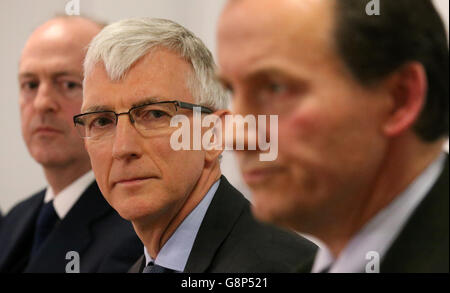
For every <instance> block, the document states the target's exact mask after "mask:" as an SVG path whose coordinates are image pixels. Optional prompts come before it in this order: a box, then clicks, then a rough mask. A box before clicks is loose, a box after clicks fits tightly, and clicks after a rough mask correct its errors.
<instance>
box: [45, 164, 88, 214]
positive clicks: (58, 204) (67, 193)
mask: <svg viewBox="0 0 450 293" xmlns="http://www.w3.org/2000/svg"><path fill="white" fill-rule="evenodd" d="M94 180H95V176H94V172H92V170H90V171H89V172H87V173H86V174H84V175H83V176H81V177H79V178H78V179H77V180H75V181H74V182H72V183H71V184H70V185H69V186H67V187H66V188H64V189H63V190H61V192H60V193H58V194H57V196H55V194H54V193H53V189H52V188H51V187H50V186H49V187H47V190H46V192H45V197H44V203H48V202H49V201H51V200H52V199H53V206H54V207H55V210H56V214H57V215H58V217H59V218H60V219H61V220H62V219H64V217H65V216H66V215H67V213H68V212H69V211H70V209H71V208H72V207H73V206H74V205H75V203H76V202H77V200H78V199H79V198H80V196H81V195H82V194H83V192H84V191H85V190H86V189H87V188H88V186H89V185H91V184H92V182H94Z"/></svg>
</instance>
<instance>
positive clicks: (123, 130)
mask: <svg viewBox="0 0 450 293" xmlns="http://www.w3.org/2000/svg"><path fill="white" fill-rule="evenodd" d="M120 120H122V121H120ZM138 136H139V133H138V132H137V131H136V129H135V128H134V125H133V124H132V123H131V121H130V119H129V117H127V115H123V117H122V119H120V116H118V117H117V124H116V128H115V135H114V138H113V139H114V141H113V151H112V156H113V157H114V158H115V159H118V160H124V159H125V160H128V159H133V158H139V157H141V156H142V149H141V148H140V145H139V141H138Z"/></svg>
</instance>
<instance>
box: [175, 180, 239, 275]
mask: <svg viewBox="0 0 450 293" xmlns="http://www.w3.org/2000/svg"><path fill="white" fill-rule="evenodd" d="M246 203H247V200H246V199H244V198H243V197H242V196H241V195H240V194H239V192H238V191H237V190H236V189H234V187H233V186H231V185H230V183H228V181H227V179H226V178H225V177H224V176H222V177H221V179H220V185H219V187H218V189H217V192H216V194H215V195H214V198H213V200H212V201H211V204H210V206H209V208H208V210H207V212H206V215H205V217H204V219H203V221H202V224H201V225H200V229H199V231H198V234H197V237H196V239H195V242H194V245H193V247H192V250H191V254H190V255H189V259H188V261H187V264H186V267H185V270H184V272H186V273H202V272H205V271H206V270H207V269H208V267H209V266H210V264H211V262H212V261H213V259H214V256H215V254H216V251H217V250H218V248H219V247H220V245H221V244H222V242H223V241H224V240H225V239H226V237H227V236H228V234H229V233H230V231H231V229H232V228H233V226H234V224H235V222H236V221H237V219H238V218H239V216H240V214H241V213H242V212H243V209H244V207H245V206H246Z"/></svg>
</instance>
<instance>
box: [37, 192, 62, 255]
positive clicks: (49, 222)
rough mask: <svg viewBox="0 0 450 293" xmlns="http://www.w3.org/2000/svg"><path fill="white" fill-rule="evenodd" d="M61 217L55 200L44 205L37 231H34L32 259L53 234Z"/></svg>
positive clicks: (38, 220) (38, 219)
mask: <svg viewBox="0 0 450 293" xmlns="http://www.w3.org/2000/svg"><path fill="white" fill-rule="evenodd" d="M58 220H59V217H58V215H57V214H56V211H55V207H54V206H53V200H52V201H50V202H48V203H46V204H44V205H43V206H42V208H41V211H40V212H39V216H38V218H37V222H36V229H35V231H34V240H33V247H32V248H31V257H33V256H34V255H35V254H36V253H37V252H38V250H39V248H40V247H41V245H42V243H43V242H44V241H45V239H47V237H48V235H49V234H50V232H52V230H53V228H54V226H55V224H56V222H58Z"/></svg>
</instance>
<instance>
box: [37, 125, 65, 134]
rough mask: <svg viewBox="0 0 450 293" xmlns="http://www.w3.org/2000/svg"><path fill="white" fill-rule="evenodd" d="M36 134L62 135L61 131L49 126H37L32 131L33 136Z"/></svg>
mask: <svg viewBox="0 0 450 293" xmlns="http://www.w3.org/2000/svg"><path fill="white" fill-rule="evenodd" d="M38 133H42V134H55V133H62V131H60V130H58V129H56V128H53V127H50V126H39V127H36V128H35V129H34V131H33V134H38Z"/></svg>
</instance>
